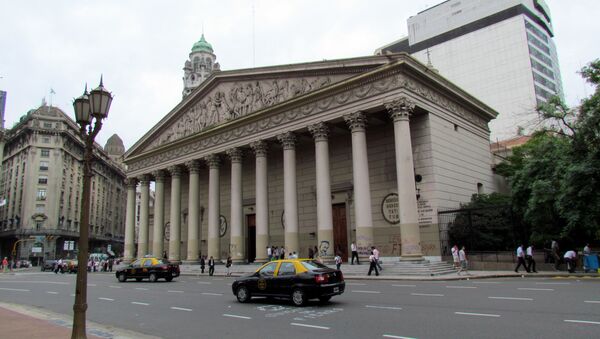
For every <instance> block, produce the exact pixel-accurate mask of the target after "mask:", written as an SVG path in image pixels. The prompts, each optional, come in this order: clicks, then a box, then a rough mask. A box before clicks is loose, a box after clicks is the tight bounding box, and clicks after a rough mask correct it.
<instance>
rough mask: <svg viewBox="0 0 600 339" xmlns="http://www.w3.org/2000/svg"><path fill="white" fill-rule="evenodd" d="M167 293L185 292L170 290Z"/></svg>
mask: <svg viewBox="0 0 600 339" xmlns="http://www.w3.org/2000/svg"><path fill="white" fill-rule="evenodd" d="M167 293H183V291H175V290H168V291H167Z"/></svg>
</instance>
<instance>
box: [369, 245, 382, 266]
mask: <svg viewBox="0 0 600 339" xmlns="http://www.w3.org/2000/svg"><path fill="white" fill-rule="evenodd" d="M371 251H372V252H373V256H374V257H375V265H377V268H378V269H379V271H383V268H382V267H381V264H380V263H379V250H378V249H377V247H375V246H371Z"/></svg>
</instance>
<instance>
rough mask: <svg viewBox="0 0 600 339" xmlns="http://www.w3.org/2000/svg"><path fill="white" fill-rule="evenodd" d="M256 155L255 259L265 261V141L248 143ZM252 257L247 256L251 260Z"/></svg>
mask: <svg viewBox="0 0 600 339" xmlns="http://www.w3.org/2000/svg"><path fill="white" fill-rule="evenodd" d="M250 147H251V148H252V150H253V151H254V154H255V155H256V199H255V200H256V202H255V203H256V207H255V208H256V259H255V260H254V261H255V262H259V263H260V262H266V261H267V252H266V248H267V246H269V189H268V181H267V180H268V179H267V143H266V142H264V141H262V140H260V141H255V142H253V143H251V144H250ZM252 259H253V258H248V260H252Z"/></svg>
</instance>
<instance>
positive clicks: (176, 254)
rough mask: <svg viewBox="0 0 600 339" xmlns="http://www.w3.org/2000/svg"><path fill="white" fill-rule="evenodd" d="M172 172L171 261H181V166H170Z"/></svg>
mask: <svg viewBox="0 0 600 339" xmlns="http://www.w3.org/2000/svg"><path fill="white" fill-rule="evenodd" d="M169 172H170V173H171V210H170V211H169V214H170V217H171V218H170V223H171V230H170V232H169V235H170V237H169V261H173V262H176V263H179V262H181V174H182V172H183V170H182V168H181V167H180V166H177V165H176V166H172V167H169Z"/></svg>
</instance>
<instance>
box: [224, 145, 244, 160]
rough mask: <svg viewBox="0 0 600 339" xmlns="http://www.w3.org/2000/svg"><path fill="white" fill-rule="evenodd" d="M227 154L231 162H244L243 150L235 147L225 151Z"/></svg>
mask: <svg viewBox="0 0 600 339" xmlns="http://www.w3.org/2000/svg"><path fill="white" fill-rule="evenodd" d="M225 153H227V156H228V157H229V159H231V162H235V163H239V162H242V155H243V152H242V150H241V149H239V148H237V147H234V148H230V149H228V150H227V151H225Z"/></svg>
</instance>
